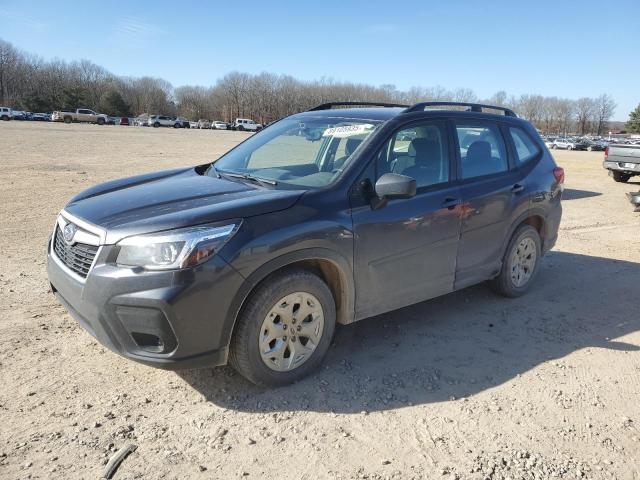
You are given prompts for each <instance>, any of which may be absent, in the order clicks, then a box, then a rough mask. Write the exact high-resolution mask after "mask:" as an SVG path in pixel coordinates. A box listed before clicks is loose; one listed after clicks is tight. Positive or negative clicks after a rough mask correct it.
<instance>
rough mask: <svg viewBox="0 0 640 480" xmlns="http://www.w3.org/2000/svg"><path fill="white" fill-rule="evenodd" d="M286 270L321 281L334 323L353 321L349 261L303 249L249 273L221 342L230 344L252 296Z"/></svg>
mask: <svg viewBox="0 0 640 480" xmlns="http://www.w3.org/2000/svg"><path fill="white" fill-rule="evenodd" d="M288 269H291V270H301V269H302V270H307V271H310V272H311V273H313V274H315V275H317V276H318V277H320V279H322V280H323V281H324V282H325V283H326V284H327V286H328V287H329V290H331V293H332V295H333V298H334V301H335V304H336V321H337V323H341V324H349V323H352V322H353V321H354V318H355V316H354V308H355V307H354V305H355V286H354V281H353V275H352V273H351V272H352V270H351V266H350V264H349V262H347V260H346V259H345V258H344V257H342V255H340V254H338V253H336V252H334V251H332V250H328V249H324V248H313V249H305V250H300V251H297V252H292V253H289V254H285V255H283V256H280V257H277V258H275V259H273V260H271V261H269V262H267V263H265V264H264V265H262V266H261V267H259V268H258V269H256V270H255V271H254V272H252V273H251V274H250V275H249V276H248V277H247V278H246V281H245V283H244V284H243V287H242V288H241V289H240V291H239V292H238V293H237V294H236V297H235V298H234V300H233V302H232V305H231V308H230V309H229V312H228V313H227V321H226V325H227V326H226V328H225V330H224V333H223V335H224V343H225V344H227V345H229V343H230V341H231V337H232V335H233V332H234V330H235V326H236V321H237V319H238V317H239V315H240V313H241V312H242V308H243V307H244V305H245V304H246V302H247V299H248V298H249V296H250V295H251V293H252V292H253V291H254V290H255V289H256V288H257V287H258V286H259V285H260V284H262V283H263V282H265V281H268V278H269V277H270V276H272V275H274V274H279V273H281V272H283V271H286V270H288Z"/></svg>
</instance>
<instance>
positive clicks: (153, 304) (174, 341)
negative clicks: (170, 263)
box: [47, 245, 244, 370]
mask: <svg viewBox="0 0 640 480" xmlns="http://www.w3.org/2000/svg"><path fill="white" fill-rule="evenodd" d="M115 250H116V247H114V246H112V245H106V246H103V247H101V248H100V250H99V251H98V254H97V256H96V259H95V262H94V266H93V267H92V269H91V271H90V272H89V274H88V275H87V278H86V279H82V278H80V277H78V276H77V275H74V274H72V273H70V271H69V270H68V269H67V268H66V267H64V266H63V264H62V263H61V262H60V260H58V258H57V257H56V256H55V253H52V252H51V248H49V249H48V253H47V272H48V275H49V282H50V283H51V288H52V291H53V292H54V293H55V295H56V297H57V298H58V299H59V300H60V302H61V303H62V304H63V305H64V306H65V308H67V310H68V311H69V313H70V314H71V315H72V316H73V317H74V318H75V319H76V320H77V321H78V323H80V325H81V326H82V327H83V328H85V329H86V330H87V331H88V332H89V333H90V334H91V335H93V336H94V337H95V338H96V339H97V340H98V341H99V342H100V343H102V344H103V345H105V346H106V347H107V348H109V349H110V350H112V351H114V352H116V353H118V354H120V355H122V356H124V357H126V358H129V359H131V360H135V361H137V362H140V363H144V364H146V365H150V366H153V367H158V368H164V369H169V370H177V369H184V368H199V367H209V366H216V365H223V364H225V363H226V361H227V354H228V343H229V335H230V333H229V332H231V330H232V326H233V325H232V324H233V321H234V320H235V312H233V311H232V308H233V307H232V305H233V301H234V298H235V295H236V293H237V292H238V291H239V290H240V289H241V285H242V284H243V282H244V278H243V277H242V276H241V275H240V274H238V273H237V272H236V271H235V270H234V269H233V268H232V267H230V266H229V265H228V264H227V263H226V262H225V261H224V260H223V259H222V258H220V257H219V256H214V257H213V258H211V260H209V261H207V262H205V263H204V264H202V265H198V266H197V267H194V268H191V269H184V270H178V271H164V272H150V271H144V270H139V269H138V270H136V269H130V268H123V267H118V266H116V265H115V264H114V263H113V260H114V258H115V255H116V253H117V252H115Z"/></svg>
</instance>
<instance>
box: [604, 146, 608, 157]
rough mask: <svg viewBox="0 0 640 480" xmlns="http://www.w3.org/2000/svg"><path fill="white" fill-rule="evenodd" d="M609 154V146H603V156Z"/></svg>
mask: <svg viewBox="0 0 640 480" xmlns="http://www.w3.org/2000/svg"><path fill="white" fill-rule="evenodd" d="M608 156H609V147H605V149H604V158H607V157H608Z"/></svg>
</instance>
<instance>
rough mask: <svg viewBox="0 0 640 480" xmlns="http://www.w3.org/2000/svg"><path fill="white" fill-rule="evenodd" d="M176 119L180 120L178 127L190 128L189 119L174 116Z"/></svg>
mask: <svg viewBox="0 0 640 480" xmlns="http://www.w3.org/2000/svg"><path fill="white" fill-rule="evenodd" d="M176 120H177V121H178V122H180V127H181V128H191V122H190V121H189V120H187V119H186V118H182V117H178V118H176Z"/></svg>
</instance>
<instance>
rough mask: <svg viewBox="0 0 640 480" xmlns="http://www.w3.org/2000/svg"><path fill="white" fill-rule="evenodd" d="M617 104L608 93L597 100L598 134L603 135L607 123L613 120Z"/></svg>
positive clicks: (596, 118) (596, 119)
mask: <svg viewBox="0 0 640 480" xmlns="http://www.w3.org/2000/svg"><path fill="white" fill-rule="evenodd" d="M616 106H617V105H616V102H615V101H614V100H613V97H611V95H609V94H607V93H603V94H602V95H600V96H599V97H598V98H596V99H595V123H596V132H597V133H598V135H602V134H603V133H604V130H605V128H606V126H607V122H608V121H609V120H611V117H612V116H613V113H614V112H615V110H616Z"/></svg>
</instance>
